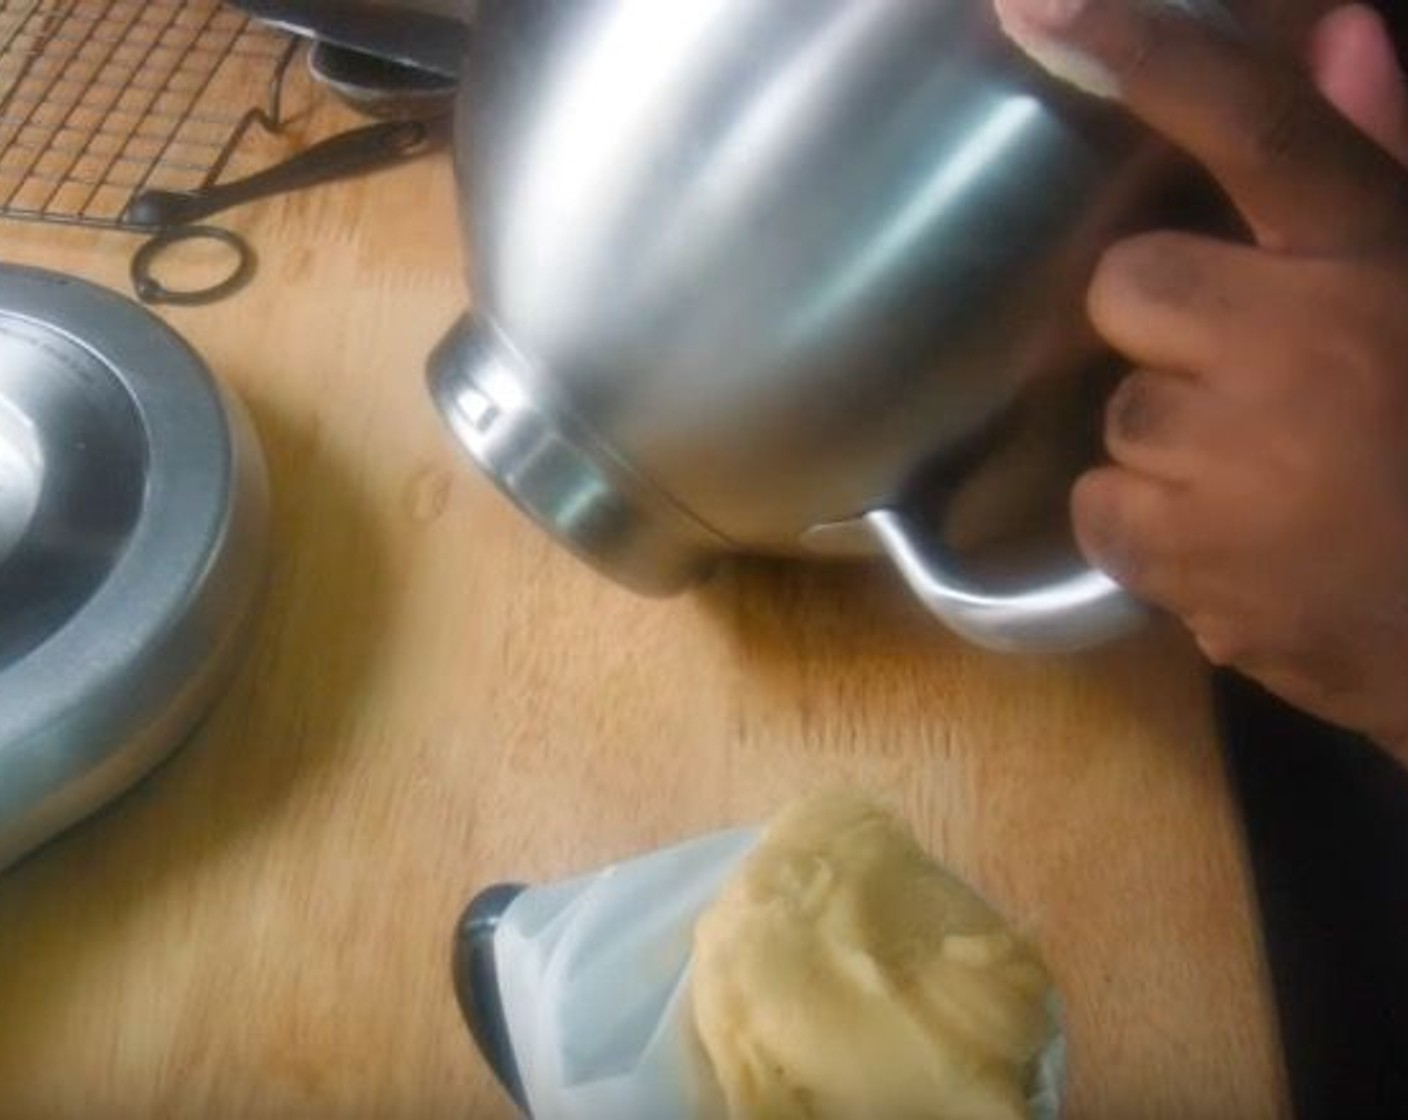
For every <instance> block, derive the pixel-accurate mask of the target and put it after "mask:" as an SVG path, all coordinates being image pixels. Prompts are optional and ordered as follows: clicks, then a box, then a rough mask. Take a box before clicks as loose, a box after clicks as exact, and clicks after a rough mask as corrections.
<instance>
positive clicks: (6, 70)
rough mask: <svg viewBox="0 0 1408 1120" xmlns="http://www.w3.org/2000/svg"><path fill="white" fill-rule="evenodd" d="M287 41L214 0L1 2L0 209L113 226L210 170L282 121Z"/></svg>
mask: <svg viewBox="0 0 1408 1120" xmlns="http://www.w3.org/2000/svg"><path fill="white" fill-rule="evenodd" d="M296 51H297V40H294V39H291V38H289V37H288V36H286V35H284V34H282V33H279V32H277V31H274V30H273V29H271V28H268V27H266V26H264V25H262V24H259V23H256V22H251V21H250V20H249V18H248V17H246V16H245V15H244V14H243V13H241V12H239V11H237V10H235V9H233V8H229V7H227V6H225V5H223V4H221V3H219V2H218V0H146V2H141V0H18V2H9V0H0V217H4V218H17V219H24V220H29V221H43V222H58V223H62V224H68V225H86V226H98V227H107V228H122V227H123V224H124V223H123V213H124V211H125V210H126V208H127V204H128V202H129V201H130V200H131V198H132V197H133V196H134V195H136V194H137V193H139V192H140V191H143V190H145V189H148V188H162V189H167V190H190V189H195V188H197V187H201V186H205V185H209V184H210V183H213V182H215V181H217V180H218V179H219V178H220V176H221V174H222V173H223V172H224V171H225V169H226V167H227V166H228V165H229V163H230V162H231V160H232V158H234V157H235V156H236V154H237V153H238V151H239V149H240V146H241V141H242V140H243V139H244V138H245V136H246V135H247V133H248V132H249V130H250V129H251V128H254V127H258V128H261V129H264V130H266V131H270V132H277V131H278V130H279V128H280V127H281V125H282V123H283V105H282V101H283V96H282V95H283V85H284V78H285V75H286V73H287V71H288V68H289V65H290V63H291V62H292V60H293V58H294V55H295V53H296ZM260 91H262V97H261V92H260ZM252 102H260V103H258V104H252Z"/></svg>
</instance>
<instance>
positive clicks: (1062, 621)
mask: <svg viewBox="0 0 1408 1120" xmlns="http://www.w3.org/2000/svg"><path fill="white" fill-rule="evenodd" d="M865 523H866V525H867V526H868V527H869V529H870V531H871V533H872V534H873V535H874V536H875V538H876V539H877V540H878V541H879V543H880V545H881V546H882V547H883V548H884V550H885V552H886V553H888V554H889V557H890V559H891V560H892V561H894V564H895V566H896V567H897V568H898V569H899V570H900V574H901V575H902V576H904V578H905V581H906V582H907V583H908V584H909V587H910V590H912V591H913V592H914V594H915V595H917V596H918V597H919V599H920V601H921V602H923V603H924V605H925V606H926V607H928V608H929V610H930V611H932V612H933V613H934V614H935V615H936V616H938V618H939V619H940V621H942V622H943V623H944V624H945V625H947V626H948V627H949V628H950V629H952V630H954V631H956V632H957V633H959V634H961V635H962V636H963V637H965V638H967V639H968V640H969V641H972V642H975V643H976V644H978V645H980V646H985V647H987V648H988V649H995V650H1002V651H1005V652H1012V653H1062V652H1069V651H1073V650H1078V649H1085V648H1087V647H1089V646H1094V645H1099V644H1100V643H1102V642H1106V641H1109V640H1111V639H1113V638H1117V637H1119V636H1120V635H1122V634H1125V633H1128V632H1129V631H1130V630H1133V629H1134V628H1135V627H1136V626H1137V625H1138V624H1139V623H1140V622H1141V621H1143V620H1144V619H1145V618H1146V617H1147V614H1148V612H1147V609H1146V608H1144V607H1143V606H1141V605H1140V604H1139V603H1137V602H1136V601H1135V600H1134V599H1133V598H1131V597H1130V595H1129V594H1128V593H1127V592H1126V591H1124V589H1123V588H1121V587H1120V586H1119V585H1118V584H1117V583H1115V582H1114V581H1113V580H1112V579H1110V577H1109V576H1106V575H1104V574H1102V573H1101V572H1097V571H1096V570H1094V569H1093V568H1086V569H1084V570H1083V571H1078V572H1076V573H1074V574H1072V575H1068V576H1066V577H1064V578H1062V579H1058V580H1056V581H1054V582H1052V583H1048V584H1045V585H1043V586H1040V587H1035V588H1031V589H1029V590H1026V591H1017V592H1011V593H1005V592H994V591H984V590H982V589H981V588H979V587H976V586H974V585H973V584H972V583H970V582H969V581H968V580H966V579H965V578H964V577H962V576H961V575H959V574H958V572H957V571H956V570H955V568H954V565H953V563H952V561H951V559H950V558H949V557H948V556H947V555H946V551H945V549H944V548H943V546H942V545H941V544H939V543H938V542H937V541H936V540H934V539H932V538H931V537H930V536H929V535H928V534H926V533H925V532H924V531H923V530H922V529H921V528H920V527H919V526H917V525H916V524H915V523H914V522H913V521H912V520H911V519H910V518H909V516H908V515H906V514H904V513H902V512H900V511H898V510H893V509H882V510H875V511H873V512H871V513H868V514H866V516H865Z"/></svg>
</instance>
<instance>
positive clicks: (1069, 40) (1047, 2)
mask: <svg viewBox="0 0 1408 1120" xmlns="http://www.w3.org/2000/svg"><path fill="white" fill-rule="evenodd" d="M996 3H997V9H998V13H999V15H1000V17H1001V18H1002V21H1003V25H1004V27H1006V28H1007V29H1008V31H1009V34H1011V35H1012V37H1013V38H1014V39H1015V40H1016V41H1017V42H1019V43H1024V42H1025V43H1028V44H1032V43H1049V44H1055V45H1056V47H1057V48H1058V49H1059V50H1060V51H1063V52H1065V53H1066V54H1067V55H1069V54H1070V52H1076V53H1078V54H1080V55H1083V56H1085V57H1086V58H1087V59H1088V60H1089V65H1088V69H1103V70H1104V71H1106V72H1107V73H1108V85H1109V86H1111V87H1112V88H1116V89H1118V92H1119V97H1120V98H1121V100H1122V101H1123V102H1124V103H1125V104H1126V105H1127V106H1128V107H1129V109H1130V110H1131V111H1132V112H1134V113H1135V115H1137V116H1138V117H1140V118H1141V119H1143V120H1144V121H1145V122H1146V123H1147V124H1149V125H1150V126H1151V127H1153V128H1154V129H1155V130H1157V131H1158V132H1161V133H1163V134H1164V135H1165V136H1166V137H1168V138H1169V139H1170V140H1171V141H1173V142H1174V143H1175V144H1177V145H1178V146H1179V147H1181V148H1183V149H1184V150H1185V151H1186V152H1188V153H1189V154H1190V155H1191V156H1193V158H1194V159H1196V160H1197V161H1198V162H1200V163H1201V164H1202V165H1203V166H1204V167H1205V168H1206V169H1207V170H1208V171H1209V172H1210V173H1211V174H1212V175H1213V176H1214V177H1215V178H1216V179H1217V180H1218V181H1219V182H1220V183H1221V185H1222V186H1223V188H1224V189H1225V190H1226V191H1227V193H1228V195H1229V196H1230V197H1231V199H1232V201H1233V202H1234V204H1235V205H1236V206H1237V207H1238V209H1239V210H1240V211H1241V212H1242V214H1243V216H1244V217H1245V218H1246V220H1247V222H1248V223H1249V225H1250V226H1251V227H1252V229H1253V230H1254V231H1255V232H1256V235H1257V238H1258V240H1259V241H1260V242H1261V244H1262V245H1263V246H1265V247H1268V248H1274V249H1278V250H1286V251H1294V252H1304V253H1320V252H1326V253H1328V252H1337V251H1341V250H1345V249H1351V248H1358V247H1362V246H1369V245H1377V244H1379V243H1381V242H1382V241H1383V240H1384V238H1386V237H1390V236H1391V237H1394V238H1396V239H1402V238H1404V237H1405V218H1404V214H1405V213H1408V186H1405V177H1404V176H1403V174H1402V172H1401V170H1400V169H1399V168H1398V166H1397V165H1396V164H1395V163H1394V161H1393V159H1392V157H1390V156H1389V155H1388V154H1387V153H1386V152H1384V151H1383V150H1382V149H1381V148H1379V147H1378V146H1377V145H1376V144H1374V143H1372V142H1371V141H1369V140H1368V139H1367V138H1366V137H1364V136H1363V135H1361V134H1360V133H1359V132H1358V131H1357V130H1356V129H1355V128H1354V127H1353V126H1352V125H1351V124H1349V122H1348V121H1346V120H1345V119H1344V118H1343V117H1342V116H1341V115H1340V114H1339V113H1337V112H1336V111H1335V110H1334V109H1333V108H1332V107H1331V106H1330V105H1329V104H1328V103H1327V102H1326V101H1325V100H1324V98H1323V97H1321V96H1320V95H1319V93H1318V92H1317V91H1316V90H1315V88H1314V86H1313V85H1312V84H1311V82H1310V80H1309V78H1308V77H1307V76H1306V75H1305V74H1304V73H1303V72H1302V71H1301V69H1300V66H1299V65H1298V64H1297V63H1296V62H1295V61H1294V60H1292V59H1290V58H1283V57H1281V56H1280V55H1279V54H1277V53H1276V52H1274V51H1272V50H1270V49H1265V50H1263V49H1260V48H1258V47H1256V46H1255V45H1253V44H1250V43H1248V42H1247V41H1244V40H1243V39H1239V38H1234V37H1233V36H1231V35H1229V34H1228V33H1227V32H1225V31H1218V30H1213V29H1212V28H1211V27H1210V25H1209V24H1207V23H1204V22H1199V21H1196V20H1194V19H1192V18H1189V17H1188V16H1187V15H1186V14H1184V13H1183V12H1182V11H1180V10H1178V7H1177V6H1176V5H1173V4H1171V3H1168V2H1162V3H1147V2H1142V0H996ZM1032 53H1034V54H1036V55H1038V56H1039V55H1040V53H1041V52H1040V51H1039V50H1038V51H1034V52H1032Z"/></svg>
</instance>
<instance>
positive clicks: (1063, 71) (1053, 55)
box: [1008, 31, 1120, 101]
mask: <svg viewBox="0 0 1408 1120" xmlns="http://www.w3.org/2000/svg"><path fill="white" fill-rule="evenodd" d="M1008 36H1009V38H1011V39H1012V41H1013V42H1014V43H1016V44H1017V45H1018V46H1019V47H1021V48H1022V50H1023V51H1025V52H1026V54H1027V57H1028V58H1030V59H1031V60H1032V61H1033V62H1035V63H1036V64H1037V65H1038V66H1040V67H1041V68H1042V69H1043V70H1045V71H1046V72H1047V73H1048V74H1050V75H1051V76H1052V77H1054V78H1059V79H1060V80H1061V81H1063V82H1065V83H1066V84H1067V85H1071V86H1075V88H1076V89H1079V90H1082V91H1084V92H1085V93H1088V94H1090V95H1092V96H1093V97H1103V98H1105V99H1106V100H1107V101H1108V100H1114V99H1116V98H1118V97H1119V95H1120V83H1119V79H1118V78H1116V77H1115V75H1114V72H1113V71H1112V70H1111V69H1110V68H1109V67H1108V66H1106V65H1105V64H1104V63H1102V62H1101V61H1100V60H1099V59H1098V58H1095V57H1093V56H1092V55H1088V54H1086V53H1085V52H1084V51H1081V50H1077V49H1076V48H1075V47H1071V46H1067V45H1066V44H1065V43H1058V42H1056V41H1054V40H1052V39H1042V38H1040V37H1038V36H1034V35H1028V36H1026V37H1024V38H1018V37H1017V36H1016V35H1014V34H1012V32H1010V31H1009V32H1008Z"/></svg>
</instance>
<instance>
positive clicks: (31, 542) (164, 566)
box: [0, 267, 266, 867]
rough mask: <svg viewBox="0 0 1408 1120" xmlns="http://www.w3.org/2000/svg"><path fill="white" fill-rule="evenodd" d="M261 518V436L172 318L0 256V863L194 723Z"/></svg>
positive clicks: (239, 627)
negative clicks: (2, 262) (168, 322)
mask: <svg viewBox="0 0 1408 1120" xmlns="http://www.w3.org/2000/svg"><path fill="white" fill-rule="evenodd" d="M265 519H266V497H265V482H264V477H263V467H262V460H261V459H260V456H259V453H258V449H257V445H256V444H255V442H254V439H253V437H252V434H251V433H250V431H249V429H248V427H247V425H246V423H245V421H244V419H243V417H242V414H241V413H240V411H239V409H238V407H237V406H236V405H234V403H233V402H232V401H230V400H229V399H228V398H226V397H225V396H224V394H223V393H222V392H221V390H220V389H219V388H218V386H217V385H216V383H215V382H214V380H213V379H212V378H211V376H210V374H209V372H208V371H207V369H206V367H205V365H204V363H203V362H202V361H201V359H200V358H199V357H198V356H197V355H196V353H195V352H194V351H193V350H192V349H191V348H190V347H189V346H187V345H186V343H185V342H184V341H182V340H181V338H180V337H179V336H178V335H176V334H175V333H174V332H173V331H172V330H170V329H169V328H168V327H166V326H165V325H164V324H163V323H162V322H161V321H160V320H158V319H157V318H155V317H154V316H153V315H151V314H150V313H149V312H147V311H146V310H144V309H143V308H141V307H139V306H137V305H136V304H134V303H132V302H131V301H129V300H127V299H125V298H124V297H121V296H119V295H117V294H116V293H113V292H110V291H107V290H106V289H103V288H99V287H96V286H94V285H91V284H88V283H85V282H82V281H79V280H75V279H73V278H71V277H65V276H60V275H56V274H52V273H47V272H41V271H38V270H33V269H24V268H14V267H0V867H3V866H4V865H5V864H6V863H8V862H10V861H12V860H13V859H14V858H17V856H18V855H19V854H21V853H22V852H23V851H25V850H27V849H28V848H29V847H32V846H33V845H34V844H35V843H38V842H40V841H41V840H43V839H46V838H47V837H48V836H49V835H51V834H52V833H53V832H56V831H58V830H59V829H61V828H63V827H66V826H67V825H68V824H71V823H73V821H75V820H77V819H78V818H79V817H81V816H83V815H85V814H86V813H88V812H90V811H92V809H94V808H96V807H97V806H98V805H99V804H101V803H102V802H103V801H105V800H107V799H108V798H109V797H111V796H114V795H115V794H116V793H117V792H120V790H121V789H124V788H126V787H127V786H128V785H130V784H131V783H132V782H133V781H135V780H136V779H137V778H138V777H140V776H141V775H142V774H143V773H145V772H146V770H148V769H150V767H151V766H153V765H155V763H156V762H157V761H159V760H160V758H161V757H164V756H165V754H166V753H167V752H169V750H170V749H171V748H172V747H173V746H174V745H175V743H176V741H178V740H179V738H180V737H181V736H182V735H183V734H184V733H185V731H186V730H188V729H189V727H190V725H191V723H192V722H193V721H194V719H195V718H196V716H197V715H198V714H199V712H200V711H201V710H202V709H203V708H204V706H205V705H206V704H207V703H208V702H209V700H210V699H211V698H212V696H213V691H214V689H215V688H216V687H217V685H218V683H219V680H220V678H221V676H222V673H223V671H224V670H225V669H226V668H228V666H229V664H230V663H231V660H232V658H233V655H234V653H235V651H236V649H237V647H238V645H239V637H240V635H241V633H242V631H243V629H244V622H245V620H246V619H247V618H248V617H249V615H250V614H251V612H252V606H253V603H254V600H255V598H256V595H257V585H258V583H259V579H258V574H259V571H260V569H261V567H262V555H263V543H264V532H265Z"/></svg>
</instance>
